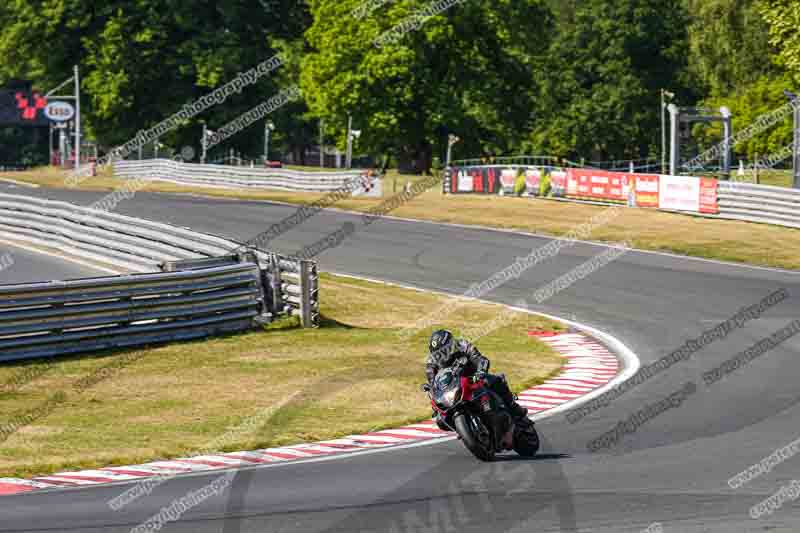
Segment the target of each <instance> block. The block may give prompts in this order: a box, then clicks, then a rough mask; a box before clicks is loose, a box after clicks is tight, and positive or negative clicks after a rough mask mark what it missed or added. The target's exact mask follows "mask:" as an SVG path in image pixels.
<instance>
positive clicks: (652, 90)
mask: <svg viewBox="0 0 800 533" xmlns="http://www.w3.org/2000/svg"><path fill="white" fill-rule="evenodd" d="M687 17H688V15H687V13H686V11H685V10H684V9H683V8H682V6H681V4H680V2H679V1H678V0H586V1H583V2H580V3H576V4H574V5H571V6H569V9H566V8H565V9H564V11H563V12H562V17H561V20H562V21H563V22H562V23H561V24H559V31H558V32H557V34H556V35H555V36H554V37H553V40H552V42H553V44H552V46H551V49H550V51H549V54H548V60H547V68H546V71H545V72H546V73H545V77H544V79H543V80H542V82H543V89H542V91H541V93H540V95H539V98H538V99H537V103H538V109H539V116H540V117H541V119H540V120H539V121H538V122H537V123H536V125H535V127H534V129H533V131H532V133H531V135H530V137H529V139H528V141H527V142H526V143H525V147H526V149H527V150H528V151H533V152H538V153H550V154H553V155H558V156H585V157H587V158H592V159H607V158H609V157H616V158H622V157H628V158H632V159H636V158H639V157H644V156H647V155H648V154H649V153H651V151H652V150H653V147H655V146H656V145H657V139H658V131H659V104H658V102H659V96H658V95H659V90H660V89H661V88H662V87H669V88H671V89H672V90H675V91H678V92H679V93H687V89H688V87H687V83H686V68H687V62H686V55H687V51H688V50H687V37H686V26H687V23H688V18H687Z"/></svg>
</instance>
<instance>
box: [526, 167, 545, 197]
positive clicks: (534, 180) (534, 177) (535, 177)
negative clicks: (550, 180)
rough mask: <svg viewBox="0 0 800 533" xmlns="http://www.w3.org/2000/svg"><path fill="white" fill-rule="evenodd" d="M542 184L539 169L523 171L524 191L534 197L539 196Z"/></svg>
mask: <svg viewBox="0 0 800 533" xmlns="http://www.w3.org/2000/svg"><path fill="white" fill-rule="evenodd" d="M541 184H542V171H541V170H539V169H528V170H526V171H525V190H526V191H527V192H528V193H529V194H532V195H534V196H539V188H540V187H541Z"/></svg>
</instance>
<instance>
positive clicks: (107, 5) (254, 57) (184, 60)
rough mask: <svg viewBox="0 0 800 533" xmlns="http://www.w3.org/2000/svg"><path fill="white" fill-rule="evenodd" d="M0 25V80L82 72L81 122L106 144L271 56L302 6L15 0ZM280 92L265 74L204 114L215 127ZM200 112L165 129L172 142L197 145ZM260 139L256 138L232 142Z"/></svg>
mask: <svg viewBox="0 0 800 533" xmlns="http://www.w3.org/2000/svg"><path fill="white" fill-rule="evenodd" d="M5 9H7V10H8V14H7V15H6V16H7V18H8V19H9V20H10V23H7V24H5V25H3V27H2V28H0V54H2V56H3V57H5V58H7V60H6V61H5V62H4V63H3V64H2V65H0V78H3V77H6V78H8V77H25V78H30V79H33V80H34V81H35V82H37V85H39V86H43V87H51V86H53V85H55V84H57V83H60V82H61V81H63V80H64V79H66V78H67V77H69V76H71V75H72V65H73V64H74V63H75V62H78V63H79V64H80V65H81V70H82V73H83V84H82V88H83V91H84V95H85V99H86V101H84V106H83V110H84V111H85V113H86V116H85V119H86V124H87V126H88V129H89V130H90V132H91V133H94V135H95V136H97V137H98V138H99V139H101V140H102V141H103V142H104V144H105V145H106V146H111V145H116V144H120V143H123V142H125V141H127V140H129V139H130V138H131V137H133V135H134V134H135V133H136V132H137V131H138V130H140V129H143V128H148V127H151V126H153V125H155V124H156V123H158V122H160V121H162V120H164V119H166V118H167V117H169V116H171V115H172V114H174V113H175V112H177V111H179V110H180V108H181V107H182V106H183V104H185V103H188V102H190V101H192V100H194V99H196V98H198V97H200V96H203V95H204V94H206V93H208V92H209V91H210V90H211V89H212V88H214V87H216V86H217V85H219V84H222V83H224V82H226V81H228V80H230V79H232V78H233V77H235V76H236V74H237V73H238V72H241V71H243V70H247V69H249V68H251V67H254V66H255V65H257V64H258V63H260V62H262V61H264V60H266V59H268V58H269V57H270V56H271V55H272V54H274V52H275V50H274V48H273V47H272V40H274V39H276V38H290V37H295V38H296V37H298V36H300V35H301V33H302V31H303V29H304V28H305V26H306V25H307V24H308V19H307V12H306V10H305V4H304V3H302V2H289V3H287V2H281V1H280V0H231V1H226V2H218V1H210V2H200V3H198V2H193V1H190V0H112V1H108V2H84V1H82V0H47V1H44V0H34V1H26V2H23V1H21V0H20V1H16V2H12V3H9V4H7V5H6V7H5ZM275 92H277V87H276V84H275V83H274V82H273V81H272V80H271V79H270V78H266V79H262V80H261V81H259V82H258V84H256V85H255V86H252V87H249V88H248V89H247V90H246V91H245V92H244V93H243V94H242V95H233V96H231V97H230V98H229V99H228V100H227V101H226V102H225V105H224V106H217V107H215V108H213V109H212V110H210V111H208V112H206V113H207V114H205V115H204V117H203V118H204V119H205V120H206V121H207V122H208V123H209V125H211V126H218V125H222V124H224V123H225V122H227V121H229V120H231V119H233V118H235V117H236V116H237V115H239V114H241V113H243V112H244V111H246V110H248V109H250V108H252V107H254V106H255V105H257V104H258V103H260V102H262V101H263V100H265V99H267V98H268V97H269V96H270V95H272V94H274V93H275ZM200 127H201V126H200V123H199V119H197V120H195V121H193V122H191V123H189V124H186V126H185V127H183V128H181V129H180V130H179V131H176V132H173V133H171V134H169V136H168V139H165V140H168V141H170V142H172V143H173V144H175V145H178V146H179V145H181V144H194V145H196V144H197V139H199V137H200ZM233 142H234V143H236V144H239V145H240V146H242V147H254V146H259V145H260V141H259V139H258V138H257V137H256V136H252V135H251V136H240V137H237V138H236V139H235V140H233Z"/></svg>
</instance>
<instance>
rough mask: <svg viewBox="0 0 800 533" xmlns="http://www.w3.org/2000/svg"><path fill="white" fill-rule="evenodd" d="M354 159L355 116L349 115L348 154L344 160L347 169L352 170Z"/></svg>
mask: <svg viewBox="0 0 800 533" xmlns="http://www.w3.org/2000/svg"><path fill="white" fill-rule="evenodd" d="M352 157H353V115H347V154H346V155H345V158H344V166H345V168H348V169H349V168H350V164H351V163H352Z"/></svg>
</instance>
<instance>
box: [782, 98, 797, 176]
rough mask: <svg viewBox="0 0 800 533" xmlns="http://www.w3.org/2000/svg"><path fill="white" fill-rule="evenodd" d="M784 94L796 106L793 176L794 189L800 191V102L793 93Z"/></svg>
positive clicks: (793, 127) (793, 126) (793, 128)
mask: <svg viewBox="0 0 800 533" xmlns="http://www.w3.org/2000/svg"><path fill="white" fill-rule="evenodd" d="M783 94H785V95H786V97H787V98H788V99H789V101H790V102H791V103H792V105H793V106H794V123H793V125H792V132H793V139H794V141H793V142H792V147H793V149H792V175H793V176H794V180H793V183H792V187H793V188H794V189H800V100H798V98H799V97H798V96H797V95H796V94H794V93H793V92H791V91H787V90H784V91H783Z"/></svg>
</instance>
